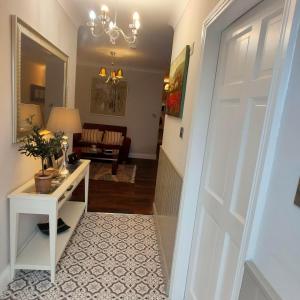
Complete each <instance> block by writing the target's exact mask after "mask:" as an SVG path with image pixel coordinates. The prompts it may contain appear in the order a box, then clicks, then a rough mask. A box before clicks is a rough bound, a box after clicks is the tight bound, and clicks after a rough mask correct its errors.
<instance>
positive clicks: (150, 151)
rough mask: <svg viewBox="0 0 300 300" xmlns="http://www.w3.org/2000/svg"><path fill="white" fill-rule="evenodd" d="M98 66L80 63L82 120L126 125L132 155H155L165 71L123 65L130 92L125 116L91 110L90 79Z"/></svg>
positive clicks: (78, 84)
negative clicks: (93, 112)
mask: <svg viewBox="0 0 300 300" xmlns="http://www.w3.org/2000/svg"><path fill="white" fill-rule="evenodd" d="M98 71H99V70H98V66H82V65H78V66H77V80H76V107H77V108H78V109H79V110H80V116H81V121H82V122H91V123H99V124H109V125H120V126H126V127H127V130H128V136H129V137H130V138H131V151H130V152H131V156H134V157H141V158H150V159H155V155H156V147H157V138H158V126H159V116H160V110H161V92H162V84H163V75H164V74H163V72H147V71H142V70H132V69H130V70H129V69H124V75H125V77H126V79H127V82H128V96H127V103H126V113H125V116H124V117H114V116H104V115H97V114H92V113H90V99H91V82H92V78H93V77H95V76H97V74H98Z"/></svg>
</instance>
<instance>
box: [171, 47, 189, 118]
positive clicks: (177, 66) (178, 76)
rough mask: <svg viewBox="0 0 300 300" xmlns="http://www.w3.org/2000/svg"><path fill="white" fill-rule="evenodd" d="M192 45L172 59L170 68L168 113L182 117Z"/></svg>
mask: <svg viewBox="0 0 300 300" xmlns="http://www.w3.org/2000/svg"><path fill="white" fill-rule="evenodd" d="M189 59H190V46H186V47H185V48H184V50H183V51H181V53H180V54H179V55H178V56H177V57H176V58H175V59H174V60H173V61H172V63H171V68H170V75H169V77H170V88H169V91H168V94H167V98H166V113H167V114H168V115H171V116H174V117H177V118H182V114H183V107H184V97H185V90H186V80H187V74H188V68H189Z"/></svg>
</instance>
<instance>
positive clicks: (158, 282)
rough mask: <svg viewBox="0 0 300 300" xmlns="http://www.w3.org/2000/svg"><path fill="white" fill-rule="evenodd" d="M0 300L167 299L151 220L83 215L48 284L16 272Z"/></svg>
mask: <svg viewBox="0 0 300 300" xmlns="http://www.w3.org/2000/svg"><path fill="white" fill-rule="evenodd" d="M0 299H18V300H21V299H24V300H25V299H26V300H31V299H51V300H54V299H55V300H56V299H70V300H71V299H72V300H75V299H101V300H113V299H116V300H121V299H122V300H136V299H149V300H150V299H152V300H154V299H155V300H161V299H167V297H166V294H165V286H164V280H163V275H162V272H161V267H160V261H159V255H158V245H157V240H156V235H155V228H154V222H153V218H152V217H151V216H144V215H124V214H120V215H118V214H103V213H87V214H85V215H84V216H83V217H82V219H81V221H80V223H79V225H78V227H77V229H76V231H75V233H74V235H73V237H72V239H71V241H70V243H69V245H68V247H67V248H66V250H65V252H64V254H63V257H62V258H61V260H60V262H59V264H58V266H57V273H56V284H51V282H50V281H49V274H48V273H47V272H45V271H19V272H18V273H17V276H16V278H15V280H14V281H13V282H11V283H10V284H9V286H8V289H7V291H5V292H4V294H2V295H1V296H0Z"/></svg>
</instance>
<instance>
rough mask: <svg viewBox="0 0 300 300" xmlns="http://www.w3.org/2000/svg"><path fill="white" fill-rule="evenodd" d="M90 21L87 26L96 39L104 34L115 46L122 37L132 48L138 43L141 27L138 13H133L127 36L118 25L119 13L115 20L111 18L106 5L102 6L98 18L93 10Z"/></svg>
mask: <svg viewBox="0 0 300 300" xmlns="http://www.w3.org/2000/svg"><path fill="white" fill-rule="evenodd" d="M89 17H90V20H89V21H88V22H87V26H88V27H89V28H90V30H91V33H92V35H93V36H94V37H99V36H101V35H102V34H103V33H106V34H107V35H108V36H109V39H110V42H111V43H112V44H113V45H115V44H116V41H117V39H118V38H119V37H120V35H122V36H123V38H124V40H125V41H126V42H127V43H128V44H129V45H131V46H134V45H135V43H136V39H137V35H138V30H139V29H140V27H141V23H140V16H139V14H138V12H135V13H133V15H132V23H130V24H129V26H128V27H129V33H128V34H126V33H125V32H124V31H123V30H122V28H120V27H119V26H118V25H117V13H116V12H115V16H114V19H113V20H112V19H111V18H110V16H109V8H108V7H107V6H106V5H102V6H101V10H100V15H98V16H97V14H96V13H95V11H93V10H91V11H90V13H89Z"/></svg>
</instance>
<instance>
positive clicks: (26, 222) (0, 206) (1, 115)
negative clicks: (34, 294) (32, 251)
mask: <svg viewBox="0 0 300 300" xmlns="http://www.w3.org/2000/svg"><path fill="white" fill-rule="evenodd" d="M10 15H17V16H19V17H20V18H21V19H23V20H24V21H25V22H26V23H27V24H29V25H30V26H32V27H33V28H34V29H36V30H37V31H38V32H40V33H41V34H42V35H44V36H45V37H46V38H47V39H48V40H50V41H51V42H52V43H53V44H55V45H56V46H57V47H58V48H59V49H61V50H62V51H63V52H65V53H66V54H67V55H68V56H69V66H68V92H67V98H68V99H67V102H68V105H70V106H72V105H73V104H74V92H75V72H76V51H77V28H76V27H75V26H74V25H73V24H72V23H71V21H70V20H69V19H68V17H67V15H66V14H65V12H64V11H63V9H62V8H61V6H60V5H59V4H58V2H57V1H54V0H43V1H40V0H26V1H23V0H2V1H0V44H1V49H0V65H1V72H0V99H1V101H0V136H1V140H0V149H1V152H0V153H1V156H0V170H1V172H0V236H1V243H0V281H1V279H3V270H4V269H5V267H6V266H7V264H8V261H9V206H8V201H7V198H6V197H7V194H8V193H9V192H10V191H12V190H13V189H15V188H16V187H17V186H19V185H21V184H22V183H24V182H26V181H27V180H29V179H30V178H32V176H33V174H34V173H35V172H36V171H37V170H38V169H39V163H38V161H35V160H33V159H29V158H27V157H23V156H21V155H20V154H19V153H18V151H17V148H18V146H17V145H13V144H12V119H11V116H12V93H11V90H12V81H11V22H10V21H11V20H10ZM49 20H55V21H53V22H49ZM35 221H36V219H35V218H34V217H32V216H25V217H22V218H21V220H20V222H21V234H22V236H23V237H27V236H28V235H29V234H30V233H31V232H32V230H33V228H35ZM22 240H24V238H23V239H22ZM1 273H2V274H1Z"/></svg>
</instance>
